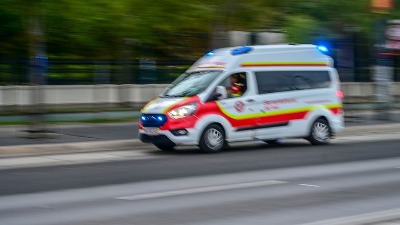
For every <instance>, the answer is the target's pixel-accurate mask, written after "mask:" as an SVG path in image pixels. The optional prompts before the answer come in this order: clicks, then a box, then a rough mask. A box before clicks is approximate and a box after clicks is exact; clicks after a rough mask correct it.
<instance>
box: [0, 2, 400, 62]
mask: <svg viewBox="0 0 400 225" xmlns="http://www.w3.org/2000/svg"><path fill="white" fill-rule="evenodd" d="M369 2H370V1H366V0H352V1H349V0H318V1H316V0H304V1H297V0H280V1H276V0H248V1H235V0H215V1H212V2H205V1H200V0H192V1H189V0H181V1H176V0H163V1H160V0H158V1H148V0H119V1H109V0H97V1H82V0H58V1H52V0H35V1H31V0H2V1H0V21H1V25H0V56H7V57H11V56H18V55H24V56H26V57H28V55H29V52H32V43H33V41H34V40H33V37H32V34H31V33H30V32H31V28H32V24H31V21H32V18H38V19H39V21H40V22H41V27H42V29H43V31H44V34H45V36H44V37H45V41H46V44H47V52H48V54H49V55H50V56H51V57H53V58H62V57H66V56H67V57H73V58H93V59H96V58H98V59H120V58H139V57H141V56H146V57H147V56H151V55H153V57H154V55H157V56H158V57H180V58H187V59H195V58H197V57H198V56H199V54H200V53H202V52H204V51H205V50H207V49H208V48H209V43H210V42H209V39H210V36H211V34H213V32H215V31H218V30H222V31H227V30H245V31H251V30H266V29H280V30H285V31H287V33H288V36H289V40H290V41H295V42H310V41H311V40H312V38H313V37H315V36H321V35H323V36H327V37H333V38H336V37H340V36H342V35H345V34H346V32H348V30H349V29H354V28H357V29H358V30H359V31H360V32H362V33H363V34H364V35H366V36H372V35H371V27H372V24H373V20H374V16H373V15H372V14H371V13H370V12H369ZM398 15H400V14H399V10H398V9H395V10H393V12H392V15H388V17H396V16H398ZM149 49H151V51H150V50H149ZM171 50H174V51H171Z"/></svg>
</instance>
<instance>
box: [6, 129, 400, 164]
mask: <svg viewBox="0 0 400 225" xmlns="http://www.w3.org/2000/svg"><path fill="white" fill-rule="evenodd" d="M393 131H400V123H389V124H377V125H360V126H351V127H346V128H345V129H344V131H343V132H342V133H340V134H339V135H338V136H339V137H340V136H346V135H349V134H363V133H382V132H393ZM150 146H153V145H151V144H146V143H143V142H141V141H140V140H138V139H128V140H127V139H123V140H112V141H89V142H72V143H71V142H70V143H61V144H34V145H13V146H1V147H0V157H18V156H26V155H44V154H67V153H82V152H101V151H118V150H126V149H133V148H137V147H150Z"/></svg>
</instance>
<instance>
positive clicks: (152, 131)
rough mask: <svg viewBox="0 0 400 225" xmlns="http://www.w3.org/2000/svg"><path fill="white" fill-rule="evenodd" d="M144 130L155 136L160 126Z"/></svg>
mask: <svg viewBox="0 0 400 225" xmlns="http://www.w3.org/2000/svg"><path fill="white" fill-rule="evenodd" d="M144 132H145V133H146V134H147V135H151V136H155V135H158V128H144Z"/></svg>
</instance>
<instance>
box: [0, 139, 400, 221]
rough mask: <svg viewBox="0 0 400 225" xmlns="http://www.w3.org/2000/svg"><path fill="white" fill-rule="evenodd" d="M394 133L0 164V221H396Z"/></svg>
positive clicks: (398, 152) (398, 168)
mask: <svg viewBox="0 0 400 225" xmlns="http://www.w3.org/2000/svg"><path fill="white" fill-rule="evenodd" d="M398 134H400V132H399V133H394V134H393V133H392V137H391V138H389V139H390V140H381V138H380V137H379V138H377V137H376V135H374V134H368V135H369V136H368V135H367V136H364V137H363V138H360V137H350V136H348V137H346V138H344V139H341V140H338V141H334V143H333V144H332V145H328V146H320V147H316V146H311V145H309V144H308V143H307V142H305V141H302V140H295V141H288V142H285V143H283V144H282V145H281V146H269V145H267V144H260V143H254V144H249V145H246V144H245V145H237V146H234V147H232V149H230V150H228V151H226V152H223V153H220V154H201V153H199V152H198V151H196V149H183V150H180V151H177V152H175V153H169V154H167V153H162V152H159V151H157V150H156V149H155V148H152V147H148V148H144V149H140V151H144V152H145V154H147V155H148V157H146V158H137V159H135V158H132V159H125V160H114V161H113V160H110V161H105V162H98V163H90V164H89V163H88V164H77V165H60V166H45V167H35V168H20V169H6V170H1V171H0V183H1V186H0V224H1V225H17V224H27V225H28V224H29V225H35V224H37V225H72V224H80V225H95V224H96V225H106V224H107V225H109V224H113V225H122V224H135V225H136V224H202V225H203V224H206V225H207V224H282V225H284V224H307V223H312V222H316V221H317V222H318V221H320V223H317V224H322V222H321V221H326V220H329V219H334V221H336V222H337V221H339V220H338V218H342V217H346V218H347V219H349V218H352V219H355V218H356V219H359V220H362V219H365V218H368V217H369V216H370V215H372V214H371V213H377V212H378V214H379V212H380V213H381V214H385V213H386V214H387V213H388V212H390V213H391V214H393V213H394V214H397V215H398V219H400V210H398V209H400V191H399V190H400V148H399V146H400V138H399V137H400V136H398ZM396 137H397V138H396ZM132 151H138V149H135V150H132ZM388 210H392V211H388ZM374 215H375V214H374ZM349 216H352V217H349ZM336 222H333V223H331V224H340V223H338V222H337V223H336ZM325 224H326V223H325ZM353 224H357V223H353ZM364 224H365V223H364Z"/></svg>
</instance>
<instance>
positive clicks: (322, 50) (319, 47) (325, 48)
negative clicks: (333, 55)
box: [317, 45, 329, 54]
mask: <svg viewBox="0 0 400 225" xmlns="http://www.w3.org/2000/svg"><path fill="white" fill-rule="evenodd" d="M317 48H318V50H319V51H320V52H322V53H324V54H329V49H328V48H327V47H325V46H323V45H319V46H317Z"/></svg>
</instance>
